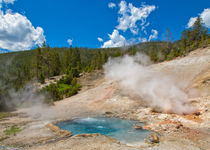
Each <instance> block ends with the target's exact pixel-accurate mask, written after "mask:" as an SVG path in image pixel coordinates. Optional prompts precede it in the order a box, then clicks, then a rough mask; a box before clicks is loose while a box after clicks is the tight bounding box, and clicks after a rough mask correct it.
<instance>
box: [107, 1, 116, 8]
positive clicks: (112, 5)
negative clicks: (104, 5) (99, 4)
mask: <svg viewBox="0 0 210 150" xmlns="http://www.w3.org/2000/svg"><path fill="white" fill-rule="evenodd" d="M108 7H109V8H114V7H116V4H115V3H112V2H111V3H109V4H108Z"/></svg>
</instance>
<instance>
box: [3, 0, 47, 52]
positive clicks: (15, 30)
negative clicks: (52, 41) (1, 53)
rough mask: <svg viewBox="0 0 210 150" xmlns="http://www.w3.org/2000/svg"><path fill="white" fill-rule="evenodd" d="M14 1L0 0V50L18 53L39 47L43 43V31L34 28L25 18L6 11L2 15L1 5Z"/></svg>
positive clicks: (39, 28)
mask: <svg viewBox="0 0 210 150" xmlns="http://www.w3.org/2000/svg"><path fill="white" fill-rule="evenodd" d="M14 1H15V0H0V49H3V50H11V51H20V50H27V49H31V48H32V47H34V46H36V45H41V44H42V43H43V42H44V41H45V36H44V30H43V29H42V28H41V27H36V28H35V27H34V26H33V25H32V23H31V22H30V20H28V19H27V17H26V16H23V15H21V14H19V13H12V10H10V9H7V10H6V13H4V12H3V11H2V10H1V8H2V5H3V4H13V3H14Z"/></svg>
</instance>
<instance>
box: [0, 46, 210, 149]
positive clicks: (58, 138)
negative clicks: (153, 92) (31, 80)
mask: <svg viewBox="0 0 210 150" xmlns="http://www.w3.org/2000/svg"><path fill="white" fill-rule="evenodd" d="M149 67H150V68H151V69H152V70H154V71H158V72H162V73H164V74H169V75H173V76H174V80H176V81H177V82H179V83H180V84H184V86H183V85H182V87H184V89H183V90H185V91H186V92H188V94H189V97H190V98H189V101H190V102H191V103H192V104H193V105H194V106H195V107H196V108H197V110H198V111H197V113H195V114H192V115H176V114H166V113H158V112H154V111H153V110H152V109H151V108H149V107H148V106H146V105H145V104H144V102H143V101H141V100H140V99H139V97H137V96H135V95H129V94H128V93H126V92H125V91H123V89H122V88H121V87H120V85H119V83H117V82H113V81H110V80H109V81H107V80H105V79H104V76H103V73H102V72H96V73H95V74H93V75H88V74H85V75H83V78H81V79H80V82H81V83H82V84H83V85H84V86H83V89H82V90H81V91H80V93H79V94H77V95H75V96H73V97H71V98H67V99H64V100H62V101H59V102H56V103H55V105H54V106H44V105H40V106H36V107H33V108H30V109H21V110H18V111H16V112H14V113H15V114H16V115H14V116H13V117H9V118H6V119H3V120H1V121H0V145H7V146H11V147H18V148H19V149H33V150H36V149H37V150H42V149H43V150H45V149H52V150H57V149H62V150H64V149H73V150H81V149H87V150H89V149H91V150H92V149H100V150H109V149H113V150H117V149H125V150H129V149H132V150H134V149H161V150H162V149H167V150H170V149H171V150H179V149H180V150H182V149H186V150H192V149H195V150H197V149H203V150H206V149H208V148H209V147H210V144H209V141H210V128H209V125H210V82H209V81H210V48H209V47H208V48H205V49H198V50H196V51H193V52H192V53H190V54H189V55H188V56H186V57H183V58H177V59H175V60H173V61H169V62H163V63H160V64H154V65H152V66H149ZM190 89H195V90H194V92H189V91H192V90H190ZM101 115H106V116H110V117H120V118H126V119H135V120H139V121H143V122H145V123H146V124H145V126H144V127H143V128H145V129H148V130H152V131H154V133H155V135H151V136H150V137H149V138H152V139H151V140H147V141H149V143H148V142H146V143H142V142H141V143H135V144H131V143H127V144H123V143H120V142H118V141H116V140H114V139H112V138H109V137H106V136H103V135H99V134H93V135H77V136H72V137H71V133H66V132H64V131H60V130H59V129H58V130H59V131H57V130H56V129H55V130H54V129H52V128H51V127H49V123H54V122H56V121H61V120H69V119H73V118H76V117H88V116H89V117H91V116H101ZM14 125H15V126H17V127H19V128H20V129H21V131H20V132H18V133H16V134H12V135H5V133H4V131H5V130H6V129H9V128H10V127H12V126H14ZM157 136H158V137H157ZM155 138H158V139H156V141H155V140H154V139H155ZM151 141H152V142H151ZM0 149H6V148H5V147H2V148H1V147H0Z"/></svg>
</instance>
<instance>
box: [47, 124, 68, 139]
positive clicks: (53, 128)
mask: <svg viewBox="0 0 210 150" xmlns="http://www.w3.org/2000/svg"><path fill="white" fill-rule="evenodd" d="M46 127H47V128H49V129H50V130H51V131H52V132H54V133H55V134H56V135H59V136H60V137H61V138H64V137H71V136H72V132H70V131H67V130H61V129H60V128H59V127H58V126H56V125H54V124H52V123H49V124H47V125H46Z"/></svg>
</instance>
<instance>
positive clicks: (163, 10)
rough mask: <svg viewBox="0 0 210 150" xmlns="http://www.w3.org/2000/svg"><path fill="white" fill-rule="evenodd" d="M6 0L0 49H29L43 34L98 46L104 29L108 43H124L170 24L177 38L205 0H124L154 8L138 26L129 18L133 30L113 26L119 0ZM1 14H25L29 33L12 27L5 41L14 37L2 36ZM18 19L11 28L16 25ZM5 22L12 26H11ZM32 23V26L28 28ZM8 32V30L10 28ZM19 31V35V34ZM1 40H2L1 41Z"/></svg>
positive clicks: (58, 43) (57, 43) (161, 32)
mask: <svg viewBox="0 0 210 150" xmlns="http://www.w3.org/2000/svg"><path fill="white" fill-rule="evenodd" d="M3 1H4V0H3ZM10 1H14V0H5V2H1V0H0V4H1V3H2V12H3V14H1V15H4V19H0V49H10V50H13V51H14V50H16V49H17V50H23V49H27V48H33V47H34V46H36V45H37V44H40V43H41V42H42V41H43V40H44V39H46V41H47V43H49V44H50V45H51V46H53V47H63V46H68V43H67V40H68V39H71V40H72V41H73V46H74V47H75V46H77V47H89V48H99V47H102V46H103V45H104V42H107V41H109V40H110V37H109V36H108V34H110V36H111V35H113V38H114V37H115V36H116V39H112V40H113V41H109V43H107V46H108V47H109V46H117V45H120V44H122V42H121V43H118V41H116V40H121V41H123V43H124V44H132V43H137V42H141V41H146V40H147V41H148V40H149V36H150V35H154V34H155V33H154V32H153V31H154V30H155V31H157V34H156V35H155V36H154V37H153V38H152V37H151V39H150V40H164V39H165V33H166V29H167V28H169V29H170V31H171V32H172V37H173V38H174V39H175V40H176V39H179V37H180V34H181V31H182V30H183V29H185V28H187V24H188V22H189V20H190V18H191V17H197V16H198V15H199V14H201V13H202V12H203V11H204V9H207V8H210V1H209V0H199V1H198V0H174V1H170V0H126V1H125V2H126V6H127V7H128V6H129V3H131V4H132V6H133V8H141V7H144V6H145V7H149V6H154V7H155V8H153V10H152V11H151V12H149V13H147V15H148V16H147V17H145V18H143V20H144V21H145V22H144V25H141V23H142V20H141V19H140V20H137V21H136V22H135V25H136V27H135V30H139V31H138V33H137V34H134V33H132V32H131V30H130V29H125V31H124V30H122V29H118V28H117V26H118V25H119V24H120V23H119V21H118V19H119V18H120V17H122V14H119V9H120V7H119V3H120V2H121V1H122V0H15V1H14V2H13V3H11V2H10ZM111 2H112V3H114V4H115V5H116V6H115V7H113V8H109V7H108V4H109V3H111ZM8 9H9V11H8ZM7 13H10V14H11V15H12V14H13V15H14V14H15V13H18V14H20V15H19V16H17V14H16V17H14V18H15V20H16V21H17V19H18V18H22V19H23V20H24V18H23V16H25V17H26V19H25V21H26V22H27V21H29V22H30V23H31V24H32V26H30V25H29V26H30V30H31V31H30V33H33V35H29V34H30V33H27V35H26V31H28V30H26V31H25V32H24V33H20V32H21V30H18V31H16V32H14V34H18V35H19V36H18V37H17V39H19V41H18V43H17V44H14V45H13V46H12V47H11V46H10V45H11V42H14V41H15V35H14V38H13V39H12V41H11V42H10V43H9V42H8V41H9V40H10V38H7V36H9V37H11V36H12V37H13V35H12V34H13V33H11V32H8V34H6V35H1V34H4V33H5V31H4V30H6V29H5V28H3V29H1V28H2V27H1V23H2V22H4V21H5V22H6V20H8V19H7V18H6V17H9V15H8V16H5V15H6V14H7ZM128 15H129V13H128ZM207 15H208V16H207V19H206V20H207V21H209V16H210V14H209V11H208V12H207ZM11 17H12V16H11ZM11 17H10V18H11ZM20 20H21V19H20ZM124 21H125V20H124ZM11 22H12V21H11ZM18 23H19V22H18ZM18 23H17V27H19V25H18ZM148 23H149V25H148ZM147 25H148V26H147ZM8 26H9V27H11V28H14V29H15V30H16V29H17V27H16V26H15V27H14V26H13V27H12V26H10V25H8ZM20 26H21V29H23V28H25V27H24V24H21V25H20ZM22 26H23V27H22ZM142 26H145V29H144V30H142V29H141V28H142ZM33 27H34V29H35V30H34V29H32V28H33ZM37 27H40V28H41V29H42V30H43V31H42V30H41V29H37ZM131 28H132V27H131ZM27 29H28V28H27ZM23 30H24V29H23ZM152 30H153V31H152ZM11 31H12V32H13V30H12V29H11ZM145 33H147V34H145ZM21 35H22V36H25V37H21ZM26 37H27V39H26ZM98 37H100V38H101V39H103V42H100V41H98V39H97V38H98ZM29 38H31V39H32V40H30V39H29ZM21 40H24V42H23V45H24V46H20V45H21V44H22V43H21ZM4 41H6V42H7V43H3V42H4ZM25 41H28V43H30V44H28V43H26V42H25ZM15 42H16V41H15ZM113 42H114V43H113ZM115 42H116V43H115ZM105 47H106V46H105Z"/></svg>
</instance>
